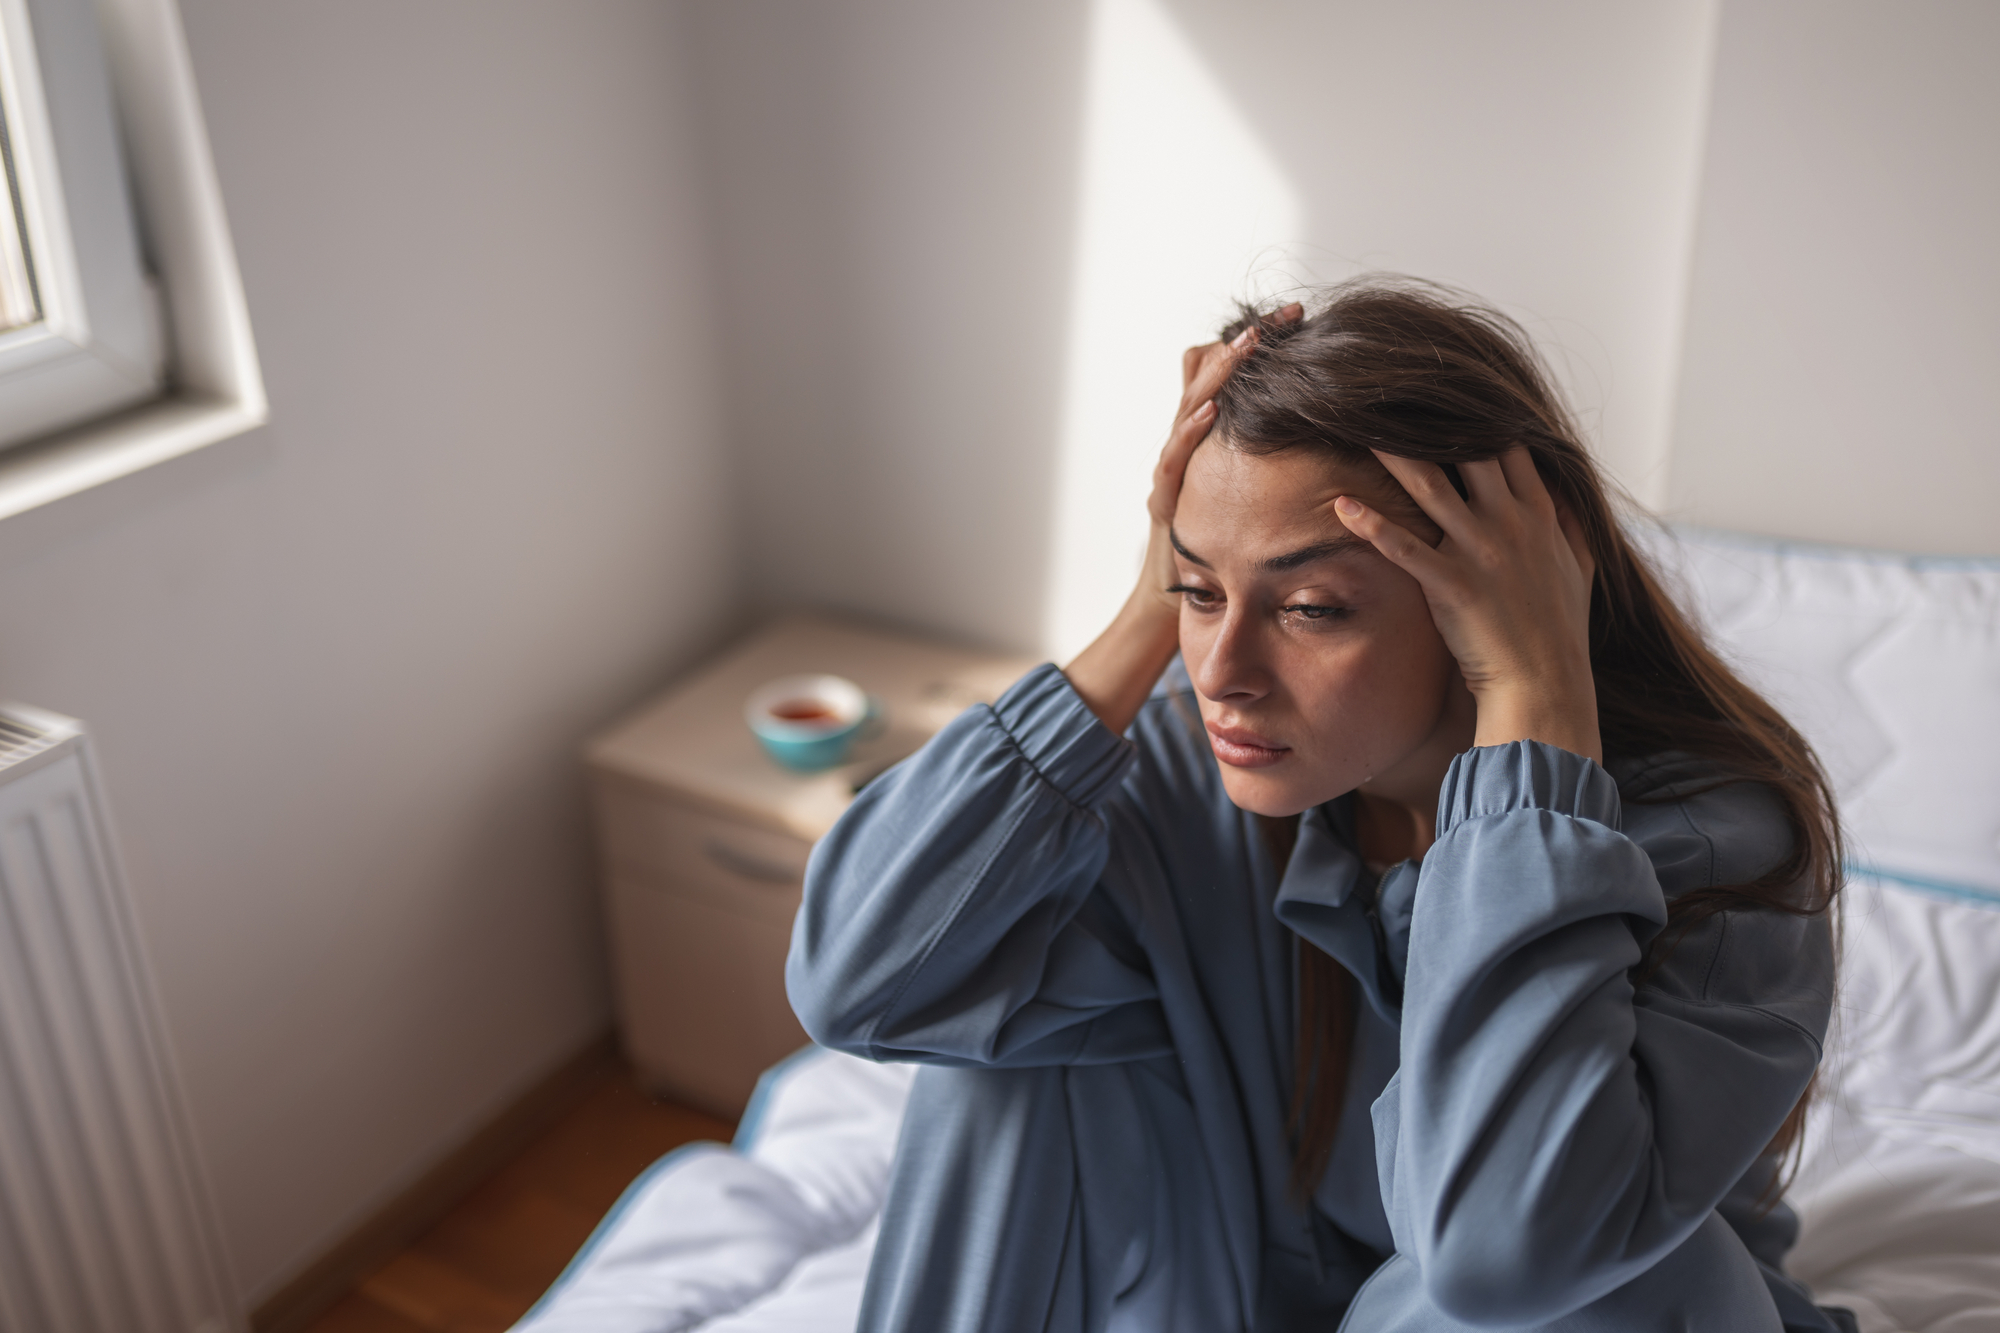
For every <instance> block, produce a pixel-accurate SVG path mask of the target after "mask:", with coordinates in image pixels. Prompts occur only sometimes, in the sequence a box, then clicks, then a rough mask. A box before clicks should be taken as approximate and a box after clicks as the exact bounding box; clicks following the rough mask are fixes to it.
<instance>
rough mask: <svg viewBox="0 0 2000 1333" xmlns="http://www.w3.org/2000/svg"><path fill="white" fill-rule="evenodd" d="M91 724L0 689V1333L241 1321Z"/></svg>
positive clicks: (217, 1327) (190, 1332)
mask: <svg viewBox="0 0 2000 1333" xmlns="http://www.w3.org/2000/svg"><path fill="white" fill-rule="evenodd" d="M100 792H101V788H100V787H99V785H98V782H97V779H96V775H95V773H94V771H93V769H92V761H91V755H90V749H89V745H88V742H87V739H86V737H85V735H84V730H83V728H82V726H81V725H79V724H78V723H76V722H74V721H72V720H71V719H69V718H65V717H58V716H56V715H54V714H50V713H45V712H41V711H40V710H37V709H31V708H25V707H20V706H16V705H0V1333H229V1331H231V1330H236V1329H238V1328H240V1327H241V1323H242V1321H241V1317H240V1315H239V1313H238V1312H237V1310H236V1309H235V1308H234V1302H233V1301H232V1300H231V1299H230V1296H229V1293H230V1291H231V1283H230V1281H229V1277H228V1274H227V1270H226V1268H225V1267H224V1262H223V1258H222V1248H221V1245H220V1243H219V1239H218V1234H217V1228H216V1225H215V1221H214V1216H213V1212H212V1210H211V1208H210V1207H209V1204H208V1200H207V1194H206V1191H205V1188H204V1185H203V1181H202V1178H201V1175H200V1172H199V1170H198V1169H197V1164H196V1157H195V1153H194V1151H193V1144H192V1141H191V1139H190V1137H189V1133H188V1122H187V1117H186V1114H185V1112H184V1110H183V1107H182V1104H181V1100H180V1097H179V1093H178V1088H177V1085H176V1084H175V1082H174V1078H173V1072H172V1069H171V1067H170V1066H169V1064H168V1061H167V1058H166V1046H165V1043H164V1041H163V1040H162V1036H161V1031H160V1026H159V1020H158V1017H157V1011H156V1007H155V1004H154V1001H153V988H152V985H151V982H150V979H149V977H148V974H147V971H146V968H145V964H144V960H143V959H142V957H141V956H140V951H139V942H138V937H137V934H136V931H135V929H134V921H133V915H132V910H131V907H130V904H129V903H128V901H127V899H126V895H125V889H124V883H123V880H122V878H121V876H120V873H119V869H118V861H117V855H116V850H115V848H114V847H113V845H112V840H111V837H110V829H109V824H108V822H107V820H106V817H105V807H104V802H103V799H102V797H101V795H100Z"/></svg>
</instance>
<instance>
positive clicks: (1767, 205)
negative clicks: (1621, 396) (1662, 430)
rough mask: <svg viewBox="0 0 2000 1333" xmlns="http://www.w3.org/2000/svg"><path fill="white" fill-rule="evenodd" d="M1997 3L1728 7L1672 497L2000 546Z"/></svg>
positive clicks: (1828, 529)
mask: <svg viewBox="0 0 2000 1333" xmlns="http://www.w3.org/2000/svg"><path fill="white" fill-rule="evenodd" d="M1996 52H2000V6H1995V5H1993V4H1991V3H1988V2H1987V0H1910V2H1909V3H1905V4H1895V5H1884V4H1879V3H1874V2H1873V0H1757V2H1756V3H1736V2H1734V0H1732V3H1729V4H1727V5H1725V6H1724V9H1723V21H1722V27H1721V42H1720V47H1719V58H1718V61H1717V65H1716V73H1715V103H1714V112H1713V115H1712V117H1711V122H1710V124H1711V128H1710V136H1709V144H1708V151H1707V158H1706V170H1705V175H1704V177H1703V182H1702V191H1701V223H1700V233H1699V242H1698V249H1697V261H1696V266H1695V282H1694V288H1693V295H1692V298H1691V303H1690V308H1689V316H1688V326H1687V350H1686V357H1685V372H1684V377H1683V379H1682V382H1681V389H1680V405H1679V415H1678V421H1677V429H1676V432H1675V438H1674V446H1673V464H1672V477H1671V510H1672V512H1673V513H1675V514H1676V515H1677V516H1680V517H1685V518H1689V519H1693V520H1695V521H1698V522H1702V523H1706V524H1710V525H1712V526H1716V527H1725V528H1741V529H1748V530H1750V531H1756V532H1771V533H1778V534H1782V535H1786V536H1793V537H1804V538H1809V539H1813V540H1817V541H1824V542H1834V543H1838V544H1842V545H1850V546H1855V545H1858V546H1877V547H1887V548H1890V549H1902V550H1913V551H1935V552H1948V553H1959V554H1984V555H2000V431H1996V428H1995V420H1996V417H1997V416H2000V411H1996V408H1997V407H2000V404H1996V395H1995V385H1996V383H2000V380H1996V377H1995V371H1994V367H1995V366H1996V365H2000V320H1996V318H1995V313H1994V312H1995V311H1996V310H2000V247H1997V246H1996V244H1995V238H1996V235H2000V228H1996V223H1995V219H1996V218H2000V150H1996V146H1995V134H1996V131H1997V130H2000V78H1995V76H1994V57H1995V53H1996Z"/></svg>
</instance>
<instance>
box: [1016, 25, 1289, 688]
mask: <svg viewBox="0 0 2000 1333" xmlns="http://www.w3.org/2000/svg"><path fill="white" fill-rule="evenodd" d="M1088 78H1089V82H1088V85H1087V88H1086V91H1085V102H1084V144H1083V152H1082V171H1083V179H1082V182H1081V188H1080V189H1079V191H1078V195H1079V199H1080V201H1081V203H1080V210H1079V217H1078V223H1077V250H1076V260H1075V265H1074V268H1073V270H1072V271H1073V273H1074V275H1075V276H1074V288H1073V295H1072V298H1071V307H1070V324H1069V347H1070V352H1069V359H1068V365H1067V368H1066V369H1067V375H1068V382H1067V386H1066V393H1065V403H1064V408H1063V419H1062V438H1061V442H1060V448H1059V450H1058V453H1057V459H1056V470H1055V487H1056V491H1055V496H1054V503H1053V504H1052V506H1051V509H1052V512H1053V515H1054V522H1053V525H1052V540H1053V544H1054V545H1053V549H1052V551H1051V554H1050V561H1049V584H1048V594H1047V598H1046V600H1045V603H1044V605H1045V607H1046V610H1045V612H1044V620H1043V627H1044V629H1043V640H1044V642H1043V647H1044V650H1045V651H1047V652H1048V653H1049V654H1050V655H1051V656H1052V657H1053V658H1054V659H1055V660H1056V661H1058V662H1061V661H1065V660H1067V659H1068V658H1069V657H1070V656H1071V655H1073V654H1074V653H1076V652H1077V651H1078V650H1079V649H1081V648H1082V647H1083V646H1084V645H1085V644H1087V643H1089V642H1090V640H1091V639H1092V638H1094V637H1095V636H1096V634H1097V633H1098V631H1100V630H1102V629H1103V628H1104V626H1105V625H1106V624H1107V623H1108V622H1109V620H1110V619H1111V617H1112V615H1113V614H1114V613H1115V612H1116V611H1117V609H1118V607H1119V605H1120V604H1121V603H1122V602H1123V601H1124V599H1125V597H1126V595H1127V594H1128V593H1129V592H1130V591H1131V588H1132V581H1133V579H1134V577H1135V576H1136V575H1137V572H1138V569H1139V562H1140V557H1141V555H1142V554H1143V552H1144V550H1145V544H1146V514H1145V500H1146V492H1147V489H1148V486H1149V485H1150V480H1151V475H1152V469H1153V464H1154V462H1155V460H1156V459H1157V458H1158V456H1159V450H1160V445H1161V443H1162V442H1163V441H1164V440H1165V438H1166V432H1167V427H1168V425H1169V423H1170V422H1171V420H1172V417H1173V411H1174V405H1175V403H1176V402H1177V401H1178V399H1179V396H1180V360H1181V352H1182V351H1183V350H1184V349H1185V348H1187V347H1188V346H1189V345H1190V344H1193V343H1198V342H1207V341H1209V340H1210V339H1211V338H1213V337H1214V335H1215V331H1216V329H1217V328H1218V327H1219V326H1220V324H1221V322H1222V320H1223V318H1224V316H1226V314H1227V313H1228V311H1229V309H1230V302H1231V300H1232V299H1233V298H1235V297H1238V296H1243V295H1264V294H1269V293H1274V292H1276V291H1279V290H1282V289H1284V288H1286V287H1289V286H1292V285H1294V284H1295V283H1296V282H1297V281H1298V277H1297V274H1296V271H1295V269H1294V266H1293V264H1292V263H1291V262H1290V260H1289V258H1288V256H1289V255H1290V254H1291V253H1293V252H1294V250H1295V248H1296V239H1297V237H1298V235H1299V232H1300V227H1301V220H1302V208H1301V206H1300V203H1299V199H1298V196H1297V192H1296V191H1295V190H1294V189H1293V188H1292V186H1291V184H1290V182H1289V181H1288V180H1287V179H1286V177H1285V175H1284V173H1283V172H1282V171H1281V170H1280V169H1279V167H1278V165H1277V163H1276V161H1275V160H1274V159H1273V158H1272V156H1271V155H1270V153H1269V152H1268V151H1266V149H1265V148H1264V146H1263V145H1262V144H1261V143H1260V142H1259V141H1258V138H1257V136H1256V134H1255V132H1254V131H1253V130H1252V129H1251V127H1250V125H1249V124H1248V123H1247V122H1246V121H1245V119H1244V118H1243V116H1242V114H1241V113H1240V112H1239V111H1238V110H1237V109H1236V107H1235V106H1234V105H1233V104H1232V103H1231V101H1230V99H1229V98H1228V96H1227V95H1226V94H1225V93H1224V91H1223V90H1222V87H1221V86H1220V85H1219V84H1218V83H1217V82H1216V80H1215V78H1214V77H1213V76H1212V75H1211V74H1210V73H1209V71H1208V70H1207V69H1206V68H1205V67H1204V66H1203V64H1202V61H1201V58H1200V56H1199V55H1198V54H1197V53H1196V51H1195V50H1194V48H1193V47H1192V46H1190V45H1189V43H1188V41H1187V38H1186V37H1185V36H1184V35H1183V34H1182V33H1181V31H1180V30H1179V28H1178V27H1177V26H1176V25H1175V23H1174V22H1173V20H1172V19H1171V18H1170V17H1169V16H1168V15H1167V14H1166V13H1165V12H1163V11H1162V9H1161V7H1160V5H1159V4H1158V3H1157V0H1096V3H1095V4H1094V6H1093V9H1092V16H1091V33H1090V63H1089V75H1088Z"/></svg>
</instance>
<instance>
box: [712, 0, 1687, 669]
mask: <svg viewBox="0 0 2000 1333" xmlns="http://www.w3.org/2000/svg"><path fill="white" fill-rule="evenodd" d="M1712 17H1713V14H1712V6H1711V5H1710V4H1709V3H1707V0H1681V2H1680V3H1663V4H1656V5H1643V6H1606V5H1601V4H1597V3H1593V2H1592V0H1542V2H1541V3H1536V4H1523V5H1508V6H1491V5H1487V4H1483V3H1478V2H1477V0H1430V2H1429V3H1418V4H1404V5H1381V4H1377V3H1370V2H1369V0H1347V2H1345V3H1323V2H1321V0H1095V3H1092V4H1084V3H1070V4H1048V3H1044V4H1037V5H1029V6H1005V7H1000V6H939V5H935V4H932V3H927V2H926V0H821V2H820V3H816V4H812V5H797V6H794V5H785V4H772V3H768V2H764V3H735V4H726V5H720V4H718V5H708V6H704V21H703V22H704V36H705V41H706V52H707V55H706V58H705V59H704V61H703V67H704V69H705V70H707V71H708V75H709V78H710V84H709V88H710V92H709V95H708V96H707V97H706V98H705V99H704V103H705V105H706V106H707V107H708V109H709V111H710V119H709V122H708V124H709V127H710V131H711V140H710V142H711V146H712V150H713V153H714V158H713V161H714V163H715V165H716V169H717V175H716V177H715V180H716V182H717V185H716V190H715V197H716V199H717V201H718V207H719V210H720V211H719V214H718V216H720V217H722V218H724V219H725V220H726V221H725V222H724V224H723V225H722V226H720V227H719V228H718V232H719V235H720V236H721V237H722V240H723V248H722V250H721V251H720V252H719V253H720V258H721V261H722V267H721V271H722V272H723V273H724V274H725V275H726V280H725V284H724V285H725V289H726V290H727V291H728V292H729V293H730V298H731V304H732V311H731V324H730V339H729V342H728V344H727V346H728V348H729V357H730V363H731V367H732V374H733V375H734V376H735V380H734V387H733V389H732V394H731V397H732V400H733V402H734V404H735V407H736V411H735V414H734V415H733V417H732V443H733V446H734V447H735V448H736V449H737V450H738V451H739V454H740V456H741V457H742V459H743V460H744V466H745V475H746V477H747V478H748V493H749V497H750V501H751V509H750V512H749V517H748V522H749V525H750V531H751V532H753V533H754V534H755V538H754V544H753V550H752V555H751V570H752V575H753V578H754V580H755V585H756V587H757V590H758V592H759V594H760V596H761V597H762V598H763V599H764V600H766V601H769V602H791V601H804V602H822V603H827V602H830V603H834V604H840V605H846V606H852V607H856V608H860V609H863V610H867V611H870V612H873V613H876V614H879V615H884V616H890V617H893V618H898V619H905V620H914V621H918V622H922V623H927V624H931V625H934V626H937V627H939V628H942V629H945V630H948V631H950V632H953V633H956V634H959V635H962V636H965V637H970V638H977V639H986V640H990V641H997V642H1002V643H1007V644H1010V645H1015V646H1020V647H1039V648H1042V649H1044V650H1045V651H1052V652H1056V653H1058V654H1060V653H1066V652H1068V651H1072V650H1073V649H1074V648H1075V647H1077V646H1079V644H1080V643H1081V642H1082V641H1083V639H1084V638H1087V636H1088V634H1089V633H1090V632H1091V630H1092V629H1093V628H1094V627H1095V626H1096V625H1099V624H1101V623H1102V621H1103V619H1104V618H1105V616H1107V615H1108V614H1109V612H1110V610H1111V609H1112V608H1114V607H1115V606H1116V604H1117V601H1118V600H1119V599H1120V598H1122V597H1123V595H1124V593H1125V592H1126V590H1127V588H1128V587H1129V583H1130V579H1131V577H1132V574H1133V572H1134V570H1135V569H1136V567H1137V548H1138V546H1139V545H1140V543H1141V541H1142V539H1143V538H1142V528H1143V518H1142V515H1141V509H1140V503H1141V501H1142V499H1143V495H1144V486H1145V478H1146V474H1147V472H1148V470H1149V469H1150V466H1151V457H1152V454H1153V453H1154V452H1156V450H1157V441H1158V439H1159V438H1160V437H1161V435H1162V433H1163V430H1164V423H1165V421H1166V419H1167V417H1168V415H1169V413H1170V411H1171V405H1172V400H1173V397H1174V394H1175V391H1176V376H1177V373H1178V351H1179V349H1180V348H1181V347H1184V346H1186V345H1187V344H1189V343H1191V342H1196V341H1203V340H1205V339H1206V338H1207V337H1208V336H1210V334H1211V333H1212V331H1213V328H1214V327H1215V320H1216V316H1217V315H1218V314H1219V313H1220V312H1221V311H1222V310H1223V309H1225V308H1226V305H1227V302H1228V300H1229V298H1231V297H1232V296H1235V295H1237V294H1239V293H1240V292H1242V291H1245V290H1248V289H1251V288H1254V287H1258V286H1269V285H1270V279H1271V275H1272V274H1273V273H1276V274H1277V275H1279V277H1280V278H1282V277H1283V276H1284V275H1285V274H1287V273H1291V272H1296V271H1303V272H1306V273H1309V274H1310V275H1312V276H1315V277H1319V278H1323V279H1325V278H1337V277H1341V276H1345V275H1346V274H1347V273H1350V272H1352V271H1354V270H1355V269H1356V268H1357V267H1363V266H1367V267H1385V268H1394V269H1402V270H1407V271H1410V272H1415V273H1419V274H1423V275H1425V276H1429V277H1433V278H1438V279H1442V280H1445V281H1450V282H1455V283H1459V284H1462V285H1465V286H1467V287H1470V288H1472V289H1474V290H1475V291H1478V292H1480V293H1482V294H1483V295H1485V296H1487V297H1488V298H1490V299H1492V300H1494V301H1497V302H1500V303H1503V304H1504V305H1506V306H1507V307H1508V308H1509V309H1511V310H1513V311H1515V312H1516V313H1518V314H1520V315H1522V316H1523V317H1524V318H1525V319H1527V320H1528V321H1529V322H1530V324H1531V326H1533V327H1534V328H1535V329H1536V330H1537V331H1538V332H1541V333H1544V334H1545V335H1547V336H1549V337H1550V338H1552V339H1554V340H1556V341H1557V342H1559V343H1560V344H1561V348H1562V349H1566V353H1565V355H1564V361H1563V368H1564V370H1565V373H1566V374H1567V376H1568V379H1569V380H1570V382H1571V384H1572V386H1573V387H1574V389H1575V390H1576V392H1577V396H1578V397H1579V399H1580V400H1581V405H1582V406H1583V408H1584V410H1585V414H1586V417H1587V419H1588V420H1589V421H1590V422H1591V423H1592V425H1593V426H1597V427H1599V428H1600V436H1601V439H1602V441H1603V444H1604V448H1605V452H1606V455H1607V458H1608V460H1609V461H1610V462H1611V464H1612V466H1613V468H1614V470H1615V471H1616V472H1617V473H1619V474H1620V475H1621V476H1623V477H1625V478H1626V479H1627V480H1628V481H1629V482H1630V483H1631V484H1632V485H1633V486H1634V487H1635V488H1637V489H1640V490H1642V491H1650V490H1651V489H1652V488H1654V487H1655V486H1656V485H1657V483H1658V481H1659V474H1660V465H1661V462H1662V455H1663V452H1664V447H1665V443H1666V421H1667V414H1668V408H1669V406H1670V404H1671V397H1672V371H1673V361H1674V357H1675V355H1676V354H1677V351H1678V332H1679V327H1680V312H1681V299H1682V293H1683V292H1684V289H1685V285H1686V266H1687V259H1688V253H1689V249H1690V237H1691V229H1692V226H1693V216H1694V203H1693V194H1692V191H1693V186H1694V181H1695V176H1696V170H1697V149H1698V146H1699V140H1700V127H1701V110H1702V90H1703V87H1704V82H1705V76H1706V62H1707V58H1708V39H1709V35H1710V30H1711V26H1712ZM1093 33H1094V34H1095V39H1096V40H1095V41H1094V42H1093V40H1092V36H1093ZM1190 53H1191V54H1190ZM1197 66H1201V67H1200V68H1197ZM1107 88H1110V89H1113V90H1114V93H1113V94H1107V93H1106V91H1105V90H1106V89H1107ZM1119 99H1122V100H1119ZM1149 127H1150V129H1151V133H1152V135H1153V139H1152V140H1148V139H1147V138H1146V134H1147V131H1148V128H1149ZM1162 142H1165V143H1166V144H1167V148H1166V150H1164V151H1162V150H1161V147H1160V144H1161V143H1162ZM1086 144H1087V145H1089V151H1085V145H1086ZM1252 158H1255V159H1256V160H1255V161H1254V162H1253V161H1250V159H1252ZM1232 210H1235V211H1236V215H1232ZM1232 224H1233V225H1232ZM1267 224H1268V225H1272V226H1274V227H1277V228H1281V229H1283V230H1282V231H1280V232H1279V233H1278V234H1269V233H1266V232H1264V231H1263V227H1264V226H1265V225H1267ZM1079 234H1081V235H1079ZM1121 238H1122V244H1121ZM1218 238H1220V239H1218ZM1132 252H1136V253H1137V254H1138V255H1140V256H1142V257H1149V256H1154V255H1155V252H1162V254H1161V257H1160V258H1159V260H1158V262H1145V263H1138V262H1132V259H1133V253H1132ZM1176 253H1177V254H1179V255H1180V256H1182V257H1181V258H1180V259H1179V260H1178V261H1175V260H1173V259H1172V258H1171V256H1172V255H1174V254H1176ZM1079 302H1081V303H1083V304H1082V305H1079V304H1078V303H1079ZM1107 349H1109V350H1107ZM1559 350H1560V349H1559Z"/></svg>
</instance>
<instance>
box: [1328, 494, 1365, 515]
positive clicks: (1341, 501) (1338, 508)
mask: <svg viewBox="0 0 2000 1333" xmlns="http://www.w3.org/2000/svg"><path fill="white" fill-rule="evenodd" d="M1333 512H1334V513H1336V514H1339V515H1340V516H1341V517H1342V518H1360V517H1361V515H1362V513H1363V512H1364V511H1363V510H1362V508H1361V506H1360V505H1358V504H1356V503H1355V502H1354V501H1352V500H1350V499H1348V498H1347V497H1346V496H1344V495H1338V496H1335V497H1334V500H1333Z"/></svg>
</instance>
